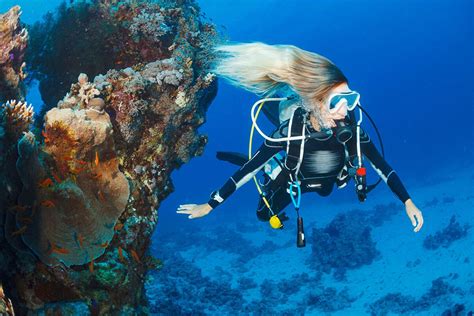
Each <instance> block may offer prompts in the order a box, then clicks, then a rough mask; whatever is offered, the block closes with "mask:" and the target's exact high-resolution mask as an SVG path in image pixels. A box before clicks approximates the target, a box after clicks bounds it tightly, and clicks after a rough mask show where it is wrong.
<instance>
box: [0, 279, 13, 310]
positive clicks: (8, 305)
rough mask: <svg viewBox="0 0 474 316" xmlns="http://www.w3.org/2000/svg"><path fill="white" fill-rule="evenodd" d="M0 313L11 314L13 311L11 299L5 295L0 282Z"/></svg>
mask: <svg viewBox="0 0 474 316" xmlns="http://www.w3.org/2000/svg"><path fill="white" fill-rule="evenodd" d="M0 315H5V316H13V315H15V311H14V310H13V304H12V301H11V300H10V299H9V298H8V297H6V296H5V293H4V292H3V287H2V285H1V284H0Z"/></svg>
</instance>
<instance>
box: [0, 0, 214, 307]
mask: <svg viewBox="0 0 474 316" xmlns="http://www.w3.org/2000/svg"><path fill="white" fill-rule="evenodd" d="M83 5H85V4H83V3H80V4H73V5H71V7H70V8H68V9H64V8H62V9H60V10H65V11H63V12H62V13H61V14H63V15H62V17H63V18H67V17H68V16H69V15H71V14H86V15H87V14H89V15H87V18H88V20H87V21H88V23H90V24H93V25H102V24H100V23H99V20H101V19H102V20H106V21H108V23H109V22H110V23H112V22H113V24H114V27H116V29H118V30H121V31H124V30H125V29H126V30H128V33H127V34H126V37H124V38H126V41H129V42H128V43H124V42H123V41H116V40H115V39H113V38H112V36H110V37H108V38H107V42H103V43H96V42H94V44H91V45H90V47H94V45H97V44H99V46H100V45H102V46H104V47H105V46H107V45H109V46H108V47H109V48H110V45H112V48H113V49H114V51H115V55H114V56H111V58H112V59H113V60H114V64H115V65H114V67H112V68H113V69H110V70H108V68H107V69H105V71H104V72H103V73H102V74H96V73H93V75H94V76H95V78H94V79H93V80H92V79H89V77H88V75H86V74H85V73H80V72H78V73H76V78H77V82H71V83H70V84H71V86H70V89H69V92H67V93H66V95H65V96H63V97H62V99H61V100H57V101H56V102H57V106H56V107H53V108H52V109H49V110H48V111H45V113H44V114H45V115H44V117H43V116H40V117H39V120H40V121H41V122H43V124H37V127H36V128H35V127H33V126H31V123H32V112H31V107H28V106H27V105H25V104H24V103H23V102H21V101H12V102H9V103H5V104H4V105H3V107H2V110H1V112H0V122H1V124H0V150H2V154H1V160H0V167H1V169H0V179H1V180H0V181H2V183H1V184H2V187H4V188H7V190H6V191H4V192H2V193H1V195H0V206H1V208H0V227H1V228H0V240H1V241H2V242H1V243H0V245H1V246H0V247H1V254H2V255H1V256H0V276H1V277H2V280H0V281H3V284H4V288H5V289H6V290H7V291H6V292H7V293H9V296H10V298H11V299H12V301H13V305H14V308H15V310H16V311H17V313H20V314H26V313H28V312H33V313H41V312H45V313H48V312H58V313H63V314H67V313H75V314H84V313H86V314H87V313H90V314H92V315H98V314H107V315H109V314H117V313H125V314H126V313H132V314H135V313H136V314H146V313H147V301H146V296H145V295H144V291H143V282H144V276H145V274H146V273H147V271H148V270H149V269H155V268H158V267H160V261H159V260H158V259H156V258H154V257H152V256H151V255H150V254H149V253H148V246H149V244H150V238H151V235H152V233H153V231H154V229H155V226H156V223H157V219H158V208H159V205H160V203H161V201H162V200H163V199H165V198H166V196H167V195H168V194H170V193H171V192H172V191H173V186H172V183H171V180H170V174H171V172H172V171H173V170H174V169H176V168H178V167H179V166H181V165H182V164H183V163H186V162H187V161H189V159H191V158H192V157H194V156H196V155H200V154H201V153H202V151H203V148H204V145H205V144H206V142H207V139H206V137H205V136H203V135H199V134H198V133H197V128H198V127H199V126H200V125H201V124H203V123H204V121H205V113H206V110H207V108H208V106H209V104H210V103H211V101H212V99H213V98H214V96H215V94H216V91H217V81H216V79H215V76H214V75H213V74H211V73H208V72H207V71H206V70H205V65H206V64H207V63H208V62H209V61H210V55H209V54H208V53H207V52H206V50H207V49H208V46H209V45H208V44H210V43H211V42H212V40H213V39H216V38H217V37H216V32H215V29H214V27H213V26H212V25H211V24H208V23H204V22H203V21H201V17H200V14H199V8H198V7H197V6H196V5H195V3H194V2H193V1H161V2H158V3H154V4H150V3H141V4H137V3H136V2H135V1H130V2H128V1H123V2H119V3H116V2H113V4H111V2H109V1H93V2H92V4H88V5H90V7H89V9H90V10H89V11H87V12H88V13H84V12H83V11H82V9H83ZM13 12H16V13H17V14H16V23H17V24H16V25H19V24H18V16H19V14H18V12H19V9H18V8H15V9H13ZM97 12H101V13H102V15H96V13H97ZM5 16H7V18H5ZM2 17H3V19H6V20H8V21H9V23H12V22H10V21H11V19H12V18H11V16H9V15H4V16H2ZM2 21H3V20H2ZM59 22H61V23H62V22H64V21H58V20H49V23H50V24H54V23H59ZM45 23H46V22H45ZM13 24H15V23H12V25H13ZM50 27H51V25H49V26H48V27H45V26H37V27H36V29H35V30H34V31H32V32H30V33H31V34H34V36H35V38H36V40H37V39H38V37H37V36H39V31H40V30H51V29H50ZM2 30H3V28H2ZM114 30H115V29H114ZM2 32H3V31H2ZM97 32H99V30H97ZM17 34H19V35H18V36H19V37H17V38H18V39H24V38H25V36H26V34H27V33H26V32H23V33H22V32H21V31H20V32H19V33H18V31H17ZM116 34H118V33H113V35H116ZM55 36H56V40H57V41H59V40H60V38H59V34H51V37H52V38H55ZM5 38H6V39H7V40H8V39H11V37H5V36H3V33H2V36H1V37H0V39H2V40H3V39H5ZM14 38H15V37H14ZM18 39H16V40H13V41H18ZM98 39H103V38H102V37H97V38H94V37H92V38H91V37H90V36H89V35H87V34H84V35H83V37H81V36H79V37H77V38H76V40H77V42H78V43H82V44H84V43H87V42H88V41H90V40H94V41H96V40H98ZM20 43H23V44H24V42H22V41H20ZM32 43H33V46H34V47H36V48H39V47H40V45H39V44H38V42H35V40H33V41H32ZM118 43H120V44H118ZM50 44H51V43H44V45H46V46H45V47H46V48H48V49H49V50H46V51H50V54H53V55H54V56H55V57H56V58H59V60H60V63H62V62H64V60H63V59H62V58H64V59H65V60H66V59H67V58H66V57H61V56H62V55H61V54H59V53H58V52H56V51H54V48H55V47H57V46H55V45H52V46H48V45H50ZM8 45H9V44H8V42H6V43H3V42H0V46H1V47H6V46H8ZM10 45H12V44H11V43H10ZM72 45H73V46H74V44H72ZM22 47H23V46H22ZM45 47H43V48H45ZM23 49H24V47H23ZM51 51H53V52H51ZM73 53H76V52H71V55H73ZM39 54H40V53H39V52H38V51H36V52H35V51H31V52H30V53H29V55H28V56H30V57H31V60H32V62H33V63H34V62H37V61H39V60H44V58H47V56H46V57H45V56H42V57H41V58H40V57H39ZM46 54H47V53H46ZM58 54H59V55H58ZM83 54H84V55H86V56H87V55H88V53H87V52H83ZM15 56H16V57H15V58H16V59H18V60H16V59H15V63H14V65H17V63H19V62H20V61H21V64H22V63H23V60H22V58H23V55H15ZM58 56H59V57H58ZM94 57H97V58H99V59H100V58H104V56H94ZM42 58H43V59H42ZM2 60H3V59H0V65H2ZM71 60H73V61H71ZM71 60H70V61H71V63H74V62H75V61H77V60H80V63H82V65H83V67H84V68H88V66H87V65H88V64H87V59H86V58H85V57H84V56H83V55H76V56H75V59H74V58H73V59H71ZM74 60H75V61H74ZM26 62H27V63H28V62H29V60H28V59H27V60H26ZM10 63H11V61H10ZM91 63H92V61H91ZM36 66H37V67H32V69H34V71H35V72H37V73H36V74H35V76H36V78H37V79H40V80H44V81H43V82H42V85H43V86H47V87H48V88H47V90H48V91H49V90H54V89H59V90H60V88H61V86H60V85H59V84H58V83H57V81H64V80H66V79H65V78H68V76H69V72H70V69H76V68H77V67H78V65H75V64H71V65H70V67H69V68H67V69H63V71H64V74H61V73H59V72H56V73H54V75H53V73H52V72H50V73H48V72H47V71H46V73H42V74H41V75H38V72H40V71H41V70H45V69H46V68H45V67H39V66H38V65H36ZM50 66H51V65H50ZM5 69H6V68H4V67H3V68H0V72H1V74H2V75H1V76H0V77H1V78H6V75H7V74H10V73H11V72H9V71H8V70H5ZM13 69H16V70H17V72H15V73H17V76H18V78H19V79H20V81H18V83H17V84H16V83H15V82H14V78H13V79H11V77H8V78H10V79H8V82H9V84H10V85H9V86H10V87H14V88H15V89H12V90H11V91H12V92H9V95H8V98H13V97H14V98H21V96H22V95H23V94H22V92H21V75H20V74H21V72H18V71H20V70H21V68H13ZM61 76H63V77H61ZM53 77H54V80H52V79H51V78H53ZM41 78H42V79H41ZM61 78H62V79H61ZM63 79H64V80H63ZM2 85H3V84H2ZM5 86H6V85H5ZM3 91H6V90H3ZM3 91H0V92H3ZM53 95H55V94H51V95H50V96H49V98H50V99H52V96H53ZM0 101H1V103H4V102H6V101H7V99H6V98H1V99H0ZM18 113H20V114H18ZM15 115H16V119H14V120H12V118H15ZM3 241H6V242H3Z"/></svg>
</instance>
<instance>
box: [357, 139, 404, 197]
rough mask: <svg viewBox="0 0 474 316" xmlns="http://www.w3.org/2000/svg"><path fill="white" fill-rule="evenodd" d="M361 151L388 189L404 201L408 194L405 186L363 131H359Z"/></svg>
mask: <svg viewBox="0 0 474 316" xmlns="http://www.w3.org/2000/svg"><path fill="white" fill-rule="evenodd" d="M361 133H362V135H361V144H360V146H361V151H362V153H363V154H364V155H365V156H366V158H367V159H368V160H369V162H370V164H371V165H372V167H373V168H374V170H375V171H376V172H377V173H378V175H379V176H380V177H381V178H382V180H383V181H384V182H385V183H386V184H387V185H388V187H389V188H390V190H392V192H393V193H395V194H396V195H397V197H398V198H399V199H400V201H401V202H402V203H405V202H406V201H407V200H408V199H409V198H410V195H409V194H408V192H407V190H406V189H405V186H404V185H403V183H402V181H401V180H400V178H399V177H398V175H397V173H396V172H395V170H393V169H392V167H390V165H389V164H388V163H387V161H386V160H385V159H384V158H383V157H382V155H381V154H380V153H379V151H378V150H377V148H376V147H375V145H374V143H373V142H372V141H371V139H370V137H369V136H368V135H367V134H366V133H365V132H363V131H362V132H361Z"/></svg>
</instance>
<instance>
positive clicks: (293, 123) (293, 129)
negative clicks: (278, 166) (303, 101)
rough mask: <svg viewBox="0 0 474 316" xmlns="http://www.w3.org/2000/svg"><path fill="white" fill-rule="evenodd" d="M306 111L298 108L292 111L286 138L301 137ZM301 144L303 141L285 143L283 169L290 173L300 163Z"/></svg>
mask: <svg viewBox="0 0 474 316" xmlns="http://www.w3.org/2000/svg"><path fill="white" fill-rule="evenodd" d="M305 120H306V111H305V110H304V109H303V108H302V107H299V108H297V109H296V110H294V112H293V114H292V116H291V118H290V124H289V126H288V137H291V136H300V135H302V132H303V128H305ZM302 142H304V140H293V141H288V142H287V147H286V148H287V149H286V158H285V167H286V168H287V169H288V170H289V171H290V172H291V171H295V170H296V169H297V167H298V165H299V163H300V159H301V150H303V148H302V147H303V146H302Z"/></svg>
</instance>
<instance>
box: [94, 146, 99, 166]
mask: <svg viewBox="0 0 474 316" xmlns="http://www.w3.org/2000/svg"><path fill="white" fill-rule="evenodd" d="M94 163H95V165H96V166H97V167H98V166H99V153H98V152H97V150H96V151H95V160H94Z"/></svg>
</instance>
